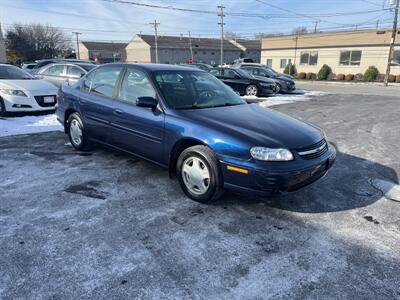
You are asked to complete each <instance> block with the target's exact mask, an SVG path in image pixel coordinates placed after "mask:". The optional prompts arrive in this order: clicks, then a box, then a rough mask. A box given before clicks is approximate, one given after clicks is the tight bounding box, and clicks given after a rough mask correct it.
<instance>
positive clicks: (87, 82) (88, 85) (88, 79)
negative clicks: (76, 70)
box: [82, 71, 96, 93]
mask: <svg viewBox="0 0 400 300" xmlns="http://www.w3.org/2000/svg"><path fill="white" fill-rule="evenodd" d="M95 73H96V71H94V72H92V73H90V74H89V75H87V76H86V77H85V79H84V80H83V85H82V91H84V92H86V93H89V92H90V88H91V87H92V78H93V75H94V74H95Z"/></svg>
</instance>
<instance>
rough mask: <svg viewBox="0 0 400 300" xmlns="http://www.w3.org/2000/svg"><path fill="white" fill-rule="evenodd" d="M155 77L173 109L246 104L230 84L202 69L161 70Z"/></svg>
mask: <svg viewBox="0 0 400 300" xmlns="http://www.w3.org/2000/svg"><path fill="white" fill-rule="evenodd" d="M154 76H155V79H156V82H157V84H158V86H159V87H160V89H161V92H162V94H163V96H164V99H165V100H166V101H167V104H168V106H169V107H171V108H173V109H195V108H210V107H219V106H232V105H242V104H246V102H245V101H243V100H242V99H241V98H240V96H238V95H237V94H236V93H235V92H234V91H233V90H232V89H231V88H230V87H229V86H227V85H225V84H224V83H222V82H221V81H220V80H218V79H217V78H215V77H214V76H212V75H210V74H208V73H205V72H200V71H190V70H188V71H159V72H155V75H154Z"/></svg>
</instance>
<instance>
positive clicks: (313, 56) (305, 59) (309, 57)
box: [300, 51, 318, 66]
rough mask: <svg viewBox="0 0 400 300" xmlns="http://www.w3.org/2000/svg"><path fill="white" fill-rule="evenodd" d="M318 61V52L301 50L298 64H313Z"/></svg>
mask: <svg viewBox="0 0 400 300" xmlns="http://www.w3.org/2000/svg"><path fill="white" fill-rule="evenodd" d="M317 63H318V52H316V51H314V52H301V53H300V64H301V65H310V66H315V65H316V64H317Z"/></svg>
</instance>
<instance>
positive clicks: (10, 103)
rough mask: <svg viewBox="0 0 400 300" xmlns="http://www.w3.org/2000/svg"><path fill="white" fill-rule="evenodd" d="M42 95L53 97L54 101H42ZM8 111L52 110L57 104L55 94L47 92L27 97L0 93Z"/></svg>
mask: <svg viewBox="0 0 400 300" xmlns="http://www.w3.org/2000/svg"><path fill="white" fill-rule="evenodd" d="M44 96H52V97H54V103H44ZM1 98H2V99H3V101H4V105H5V107H6V110H7V111H8V112H30V111H48V110H54V109H55V107H56V104H57V101H56V99H57V98H56V94H55V93H54V92H51V93H49V92H47V93H44V94H40V95H28V97H21V96H12V95H4V94H2V95H1Z"/></svg>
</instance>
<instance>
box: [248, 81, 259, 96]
mask: <svg viewBox="0 0 400 300" xmlns="http://www.w3.org/2000/svg"><path fill="white" fill-rule="evenodd" d="M257 95H258V88H257V86H255V85H254V84H251V85H249V86H247V87H246V96H257Z"/></svg>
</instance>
